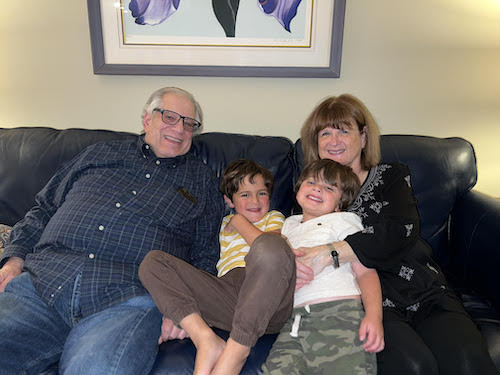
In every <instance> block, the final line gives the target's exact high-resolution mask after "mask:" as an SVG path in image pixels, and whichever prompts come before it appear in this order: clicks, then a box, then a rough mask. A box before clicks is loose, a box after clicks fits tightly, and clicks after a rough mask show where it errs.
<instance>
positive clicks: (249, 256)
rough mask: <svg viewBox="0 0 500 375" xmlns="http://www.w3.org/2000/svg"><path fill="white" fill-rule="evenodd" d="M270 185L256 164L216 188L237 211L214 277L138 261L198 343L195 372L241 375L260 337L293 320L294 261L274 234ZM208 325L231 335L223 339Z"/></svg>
mask: <svg viewBox="0 0 500 375" xmlns="http://www.w3.org/2000/svg"><path fill="white" fill-rule="evenodd" d="M272 188H273V176H272V174H271V173H270V172H269V171H268V170H267V169H265V168H264V167H262V166H261V165H259V164H257V163H255V162H254V161H251V160H237V161H234V162H231V163H230V164H229V165H228V166H227V168H226V169H225V171H224V174H223V176H222V180H221V185H220V189H221V192H222V193H223V194H224V199H225V201H226V203H227V205H228V206H229V207H230V208H232V209H234V211H235V214H231V215H228V216H226V217H225V218H224V219H223V221H222V225H221V229H220V233H219V239H220V245H221V253H220V260H219V262H218V263H217V271H218V274H217V277H215V276H213V275H211V274H209V273H207V272H204V271H201V270H199V269H196V268H195V267H193V266H191V265H190V264H188V263H187V262H184V261H183V260H180V259H178V258H176V257H174V256H172V255H170V254H168V253H165V252H162V251H152V252H150V253H149V254H148V255H147V256H146V258H145V259H144V261H143V263H142V264H141V267H140V269H139V276H140V278H141V281H142V283H143V284H144V286H145V287H146V289H147V290H148V291H149V292H150V293H151V295H152V297H153V299H154V301H155V303H156V305H157V306H158V308H159V309H160V311H161V312H162V313H163V315H164V317H166V318H168V319H171V320H172V321H173V322H174V323H175V324H178V325H180V327H182V329H183V330H184V331H185V332H186V333H187V335H189V336H190V337H191V339H192V341H193V343H194V345H195V346H196V349H197V352H196V360H195V368H194V374H239V372H240V370H241V369H242V367H243V365H244V364H245V361H246V358H247V357H248V355H249V353H250V349H251V347H252V346H254V345H255V343H256V341H257V339H258V338H259V337H260V336H262V335H263V334H264V333H275V332H279V330H280V329H281V327H282V326H283V325H284V324H285V322H286V321H287V319H288V317H289V316H290V315H291V311H292V304H293V293H294V289H295V259H294V256H293V253H292V252H291V250H290V248H289V246H288V245H287V243H286V241H285V240H284V239H283V238H282V237H281V236H280V235H279V234H280V230H281V227H282V225H283V222H284V217H283V215H282V214H281V213H280V212H278V211H275V210H272V211H269V202H270V196H271V193H272ZM211 326H214V327H218V328H221V329H224V330H227V331H230V337H229V339H228V340H227V342H225V341H224V340H223V339H222V338H220V337H219V336H217V335H216V334H215V333H214V332H213V330H212V329H211V328H210V327H211Z"/></svg>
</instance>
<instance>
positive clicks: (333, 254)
mask: <svg viewBox="0 0 500 375" xmlns="http://www.w3.org/2000/svg"><path fill="white" fill-rule="evenodd" d="M328 250H330V255H331V257H332V259H333V268H339V266H340V264H339V253H338V252H337V250H335V246H333V243H329V244H328Z"/></svg>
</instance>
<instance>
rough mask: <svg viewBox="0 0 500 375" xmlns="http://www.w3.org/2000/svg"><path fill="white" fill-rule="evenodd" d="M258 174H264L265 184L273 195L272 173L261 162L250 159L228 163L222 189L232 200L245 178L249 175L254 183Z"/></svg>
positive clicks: (222, 179)
mask: <svg viewBox="0 0 500 375" xmlns="http://www.w3.org/2000/svg"><path fill="white" fill-rule="evenodd" d="M257 175H261V176H262V178H263V179H264V185H265V186H266V188H267V191H268V193H269V196H271V194H272V192H273V180H274V178H273V175H272V173H271V172H269V170H267V169H266V168H264V167H263V166H262V165H260V164H259V163H256V162H255V161H253V160H248V159H240V160H234V161H232V162H230V163H229V164H228V165H227V167H226V169H224V173H223V174H222V178H221V182H220V191H221V192H222V194H224V195H226V196H227V197H228V198H229V199H230V200H231V201H232V200H233V194H234V193H236V192H237V191H238V189H239V188H240V184H241V183H242V182H243V180H245V178H246V177H247V176H248V179H249V181H250V183H252V184H253V182H254V178H255V176H257Z"/></svg>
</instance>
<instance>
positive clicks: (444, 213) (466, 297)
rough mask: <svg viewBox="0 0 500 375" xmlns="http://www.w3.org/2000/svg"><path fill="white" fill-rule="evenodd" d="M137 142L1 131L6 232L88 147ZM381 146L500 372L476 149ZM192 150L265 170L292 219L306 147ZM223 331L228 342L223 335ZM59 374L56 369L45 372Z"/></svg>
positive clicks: (254, 355) (166, 352)
mask: <svg viewBox="0 0 500 375" xmlns="http://www.w3.org/2000/svg"><path fill="white" fill-rule="evenodd" d="M136 136H137V135H136V134H132V133H124V132H113V131H106V130H85V129H67V130H56V129H51V128H40V127H32V128H28V127H21V128H13V129H3V128H0V224H7V225H13V224H15V223H16V222H17V221H18V220H19V219H21V218H22V217H23V215H24V214H25V213H26V211H27V210H28V209H29V208H30V207H31V206H32V205H33V202H34V196H35V194H36V193H37V192H38V191H39V190H40V189H41V188H42V187H43V186H44V184H45V183H46V182H47V181H48V179H49V178H50V177H51V176H52V174H53V173H54V172H55V170H56V169H57V168H58V167H59V166H60V165H61V164H62V163H64V162H65V161H67V160H69V159H70V158H72V157H73V156H74V155H76V154H77V153H78V152H79V151H80V150H81V149H83V148H84V147H85V146H87V145H89V144H92V143H96V142H100V141H106V140H111V139H123V138H130V137H136ZM381 144H382V155H383V160H384V161H396V162H401V163H404V164H406V165H408V166H409V167H410V170H411V174H412V181H413V188H414V191H415V195H416V197H417V200H418V207H419V212H420V216H421V230H422V234H423V236H424V238H425V239H426V240H427V241H428V242H429V243H430V244H431V245H432V247H433V249H434V254H435V257H436V259H437V260H438V262H439V263H440V264H441V266H442V267H443V269H444V270H445V271H446V273H447V275H448V279H449V281H450V283H451V284H452V285H453V286H454V287H455V288H457V290H459V291H460V293H461V295H462V298H463V301H464V304H465V306H466V309H467V310H468V312H469V313H470V314H471V316H472V317H473V319H474V321H475V322H476V323H477V325H478V326H479V328H480V329H481V331H482V333H483V335H484V337H485V339H486V341H487V343H488V347H489V350H490V353H491V355H492V357H493V360H494V361H495V363H496V366H497V368H498V369H499V370H500V288H499V285H500V272H498V270H499V269H500V245H499V244H498V243H499V242H498V241H497V240H496V239H495V235H496V234H497V233H500V200H499V199H495V198H493V197H491V196H488V195H486V194H482V193H480V192H477V191H474V190H471V189H472V188H473V186H474V185H475V183H476V180H477V169H476V158H475V154H474V149H473V147H472V145H471V144H470V143H469V142H467V141H466V140H464V139H461V138H434V137H426V136H416V135H383V136H382V137H381ZM191 152H193V153H194V154H196V155H198V156H199V157H201V158H202V160H203V161H204V162H205V163H206V164H208V165H209V166H210V167H211V168H212V169H213V170H214V171H215V172H216V173H217V175H220V174H221V172H222V170H223V169H224V167H225V166H226V164H227V163H228V162H229V161H231V160H233V159H237V158H251V159H254V160H256V161H257V162H259V163H261V164H263V165H264V166H266V167H268V168H269V169H270V170H271V172H272V173H273V174H274V176H275V192H274V194H273V197H272V200H271V206H272V208H276V209H279V210H281V211H282V212H283V213H284V214H285V215H289V214H290V213H291V211H292V209H293V203H294V193H293V186H294V183H295V181H296V179H297V177H298V174H299V173H300V170H301V168H302V166H303V154H302V149H301V143H300V140H299V141H297V142H296V143H295V144H294V143H292V142H291V141H290V140H289V139H287V138H284V137H263V136H251V135H242V134H229V133H204V134H200V135H197V136H195V137H194V138H193V146H192V149H191ZM217 332H218V333H219V334H220V335H221V336H223V337H227V332H223V331H220V330H217ZM274 339H275V337H274V336H273V335H266V336H264V337H262V338H261V339H260V340H259V342H258V343H257V345H256V346H255V347H254V348H253V349H252V352H251V354H250V357H249V359H248V360H247V363H246V365H245V367H244V368H243V371H242V373H243V374H256V373H259V372H260V364H261V363H262V362H263V361H264V359H265V357H266V355H267V353H268V351H269V348H270V346H271V345H272V343H273V341H274ZM194 356H195V349H194V346H193V345H192V343H191V342H190V340H189V339H185V340H174V341H170V342H168V343H164V344H162V345H161V346H160V351H159V355H158V358H157V361H156V363H155V366H154V368H153V370H152V372H151V374H191V373H192V369H193V363H194ZM0 372H1V371H0ZM56 372H57V368H56V367H53V368H52V369H49V370H48V371H47V372H46V374H50V373H56Z"/></svg>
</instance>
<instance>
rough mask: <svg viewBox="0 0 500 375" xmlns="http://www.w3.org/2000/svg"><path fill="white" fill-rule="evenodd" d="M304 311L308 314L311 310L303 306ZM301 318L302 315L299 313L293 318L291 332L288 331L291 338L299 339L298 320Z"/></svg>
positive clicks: (307, 306)
mask: <svg viewBox="0 0 500 375" xmlns="http://www.w3.org/2000/svg"><path fill="white" fill-rule="evenodd" d="M304 309H305V310H306V311H307V313H308V314H310V313H311V308H310V307H309V305H305V306H304ZM301 318H302V315H301V314H300V313H297V314H295V317H294V318H293V323H292V330H291V331H290V336H292V337H299V326H300V319H301Z"/></svg>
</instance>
